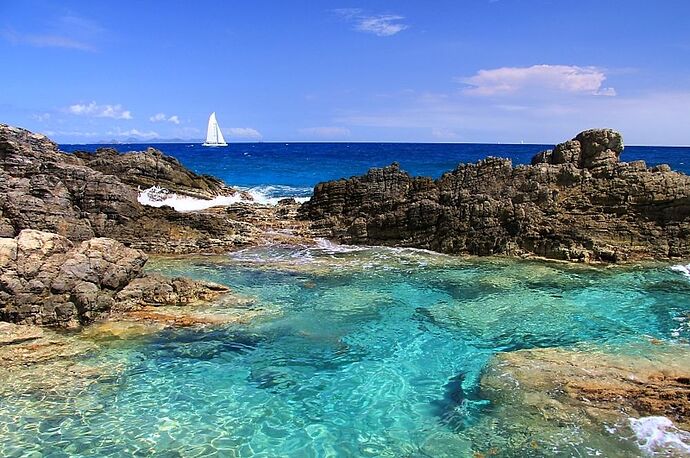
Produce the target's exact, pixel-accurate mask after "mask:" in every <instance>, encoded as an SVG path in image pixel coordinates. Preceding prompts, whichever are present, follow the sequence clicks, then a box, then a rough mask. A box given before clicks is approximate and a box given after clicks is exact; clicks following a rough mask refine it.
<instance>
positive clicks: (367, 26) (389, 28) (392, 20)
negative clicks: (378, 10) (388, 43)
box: [333, 8, 408, 37]
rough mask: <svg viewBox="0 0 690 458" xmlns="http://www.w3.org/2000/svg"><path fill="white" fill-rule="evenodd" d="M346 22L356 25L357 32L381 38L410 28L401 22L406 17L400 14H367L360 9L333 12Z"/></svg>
mask: <svg viewBox="0 0 690 458" xmlns="http://www.w3.org/2000/svg"><path fill="white" fill-rule="evenodd" d="M333 11H334V12H335V13H336V14H338V15H339V16H341V17H343V18H344V19H345V20H347V21H349V22H352V23H353V24H354V28H355V30H359V31H360V32H366V33H373V34H374V35H376V36H379V37H389V36H391V35H395V34H397V33H399V32H402V31H403V30H405V29H407V28H408V26H407V25H406V24H404V23H402V22H401V21H402V20H403V19H405V16H400V15H398V14H373V15H372V14H366V13H365V12H364V11H363V10H362V9H360V8H339V9H335V10H333Z"/></svg>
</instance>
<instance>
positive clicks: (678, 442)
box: [630, 417, 690, 454]
mask: <svg viewBox="0 0 690 458" xmlns="http://www.w3.org/2000/svg"><path fill="white" fill-rule="evenodd" d="M630 428H632V430H633V432H634V433H635V436H637V445H638V446H639V447H640V449H642V450H643V451H644V452H646V453H649V454H655V453H657V452H664V451H666V452H670V451H673V452H681V453H690V433H688V432H687V431H683V430H682V429H678V428H677V427H676V426H675V425H674V424H673V422H672V421H671V420H669V419H668V418H666V417H641V418H631V419H630Z"/></svg>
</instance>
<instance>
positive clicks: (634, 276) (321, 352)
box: [0, 245, 690, 457]
mask: <svg viewBox="0 0 690 458" xmlns="http://www.w3.org/2000/svg"><path fill="white" fill-rule="evenodd" d="M149 269H150V270H154V271H159V272H162V273H166V274H174V275H177V274H184V275H188V276H192V277H194V278H198V279H205V280H211V281H216V282H220V283H223V284H226V285H228V286H230V287H232V288H233V291H234V292H235V293H236V294H239V295H241V296H243V297H246V298H250V300H249V301H248V302H244V303H242V305H234V306H233V307H237V308H241V309H242V310H245V311H248V312H252V313H255V316H254V318H253V319H251V320H249V321H248V322H244V323H236V324H226V325H217V326H205V327H192V328H180V329H165V330H162V331H159V332H155V333H153V334H150V335H143V336H139V337H133V338H130V339H126V340H120V339H96V340H95V342H96V346H95V348H94V349H93V350H91V351H90V352H88V353H86V355H82V356H78V357H75V358H74V360H73V363H74V364H75V365H78V367H81V368H82V369H83V367H89V368H92V369H94V370H95V372H96V373H97V375H94V376H93V377H92V378H91V379H90V380H89V383H84V384H80V383H77V382H75V381H74V380H73V377H72V376H73V375H74V374H73V372H74V367H77V366H70V365H69V364H67V365H66V366H65V367H62V366H60V367H61V368H59V369H55V370H53V374H52V375H53V376H55V375H56V373H57V375H58V376H57V379H56V380H57V381H56V382H54V385H51V388H50V389H46V388H45V387H43V388H41V389H39V388H32V382H33V381H35V378H34V377H32V376H29V375H24V376H22V377H24V378H23V379H21V380H20V381H19V382H17V380H14V379H13V381H12V382H7V383H6V387H5V388H7V387H11V388H12V389H11V390H9V389H4V390H2V391H0V393H1V397H0V435H1V436H2V443H1V444H0V454H1V455H2V456H31V455H30V454H31V452H35V453H36V454H35V455H34V456H55V457H57V456H104V455H112V456H132V455H136V456H145V455H150V454H153V453H155V454H158V455H160V456H171V457H172V456H208V455H214V454H215V455H217V456H266V457H274V456H290V457H293V456H297V457H301V456H304V457H311V456H314V457H321V456H391V457H401V456H409V457H417V456H434V457H435V456H455V457H462V456H470V457H471V456H485V455H486V456H491V453H493V452H491V453H489V454H487V452H486V450H487V447H491V446H492V444H500V450H499V449H497V450H496V451H495V452H496V453H495V454H496V455H497V456H526V455H525V453H526V452H525V449H524V448H523V447H524V444H517V443H516V442H515V441H514V440H513V439H514V438H512V437H507V436H508V435H509V434H513V433H511V432H507V431H504V430H501V429H500V428H488V429H487V426H486V425H487V421H486V420H487V419H489V420H491V419H492V415H495V413H494V411H493V410H492V406H491V404H490V402H489V401H488V400H486V399H483V397H482V393H481V390H480V389H479V380H480V377H481V374H482V370H483V369H484V368H485V367H486V365H487V363H488V362H489V360H490V358H491V356H492V355H494V354H496V353H497V352H505V351H516V350H520V349H526V348H548V347H563V348H605V349H608V350H610V351H616V352H621V353H625V352H640V351H646V350H645V349H647V348H648V347H650V346H651V344H650V343H649V342H650V341H662V342H665V343H667V344H668V345H671V346H679V347H687V344H686V343H685V342H687V340H688V339H689V338H690V328H689V327H688V322H687V318H688V312H689V311H690V304H689V303H688V298H689V297H690V281H688V279H687V278H685V277H684V276H683V275H681V274H680V273H678V272H674V271H671V270H670V269H669V268H668V266H660V265H653V266H646V267H636V268H614V269H604V268H600V269H593V268H587V267H576V266H566V265H560V264H555V263H548V264H547V263H539V262H527V261H512V260H503V259H492V260H486V259H460V258H454V257H449V256H443V255H438V254H433V253H427V252H423V251H416V250H406V249H384V248H371V249H356V250H348V249H343V248H340V247H333V246H330V245H324V246H322V247H321V248H315V249H305V248H295V247H270V248H253V249H249V250H245V251H242V252H238V253H235V254H232V255H228V256H224V257H195V258H184V259H165V260H155V261H153V262H151V263H150V267H149ZM222 308H223V304H222V303H220V304H216V305H215V306H211V307H210V308H208V309H206V312H207V313H214V312H215V311H218V310H221V309H222ZM641 349H642V350H641ZM59 371H65V374H64V376H63V374H59ZM15 376H16V374H15ZM79 380H81V379H79ZM51 383H52V382H51ZM496 421H497V422H498V419H496ZM496 424H498V423H496ZM596 433H597V434H599V433H601V434H603V439H601V440H598V442H597V443H596V445H593V444H592V443H589V444H587V443H585V444H581V443H580V444H578V443H576V442H577V441H574V442H572V443H571V442H559V443H554V444H550V443H548V440H547V439H543V438H539V442H538V444H537V445H538V446H535V448H534V450H532V451H531V452H530V453H529V455H530V456H577V455H581V456H586V455H592V456H593V455H596V453H595V452H601V453H603V455H600V456H635V455H636V454H640V453H641V452H640V450H639V448H637V446H636V445H635V443H634V441H633V440H631V439H621V437H619V435H616V434H613V433H612V434H610V436H611V437H610V442H607V440H608V439H607V436H606V433H602V432H601V431H597V432H596ZM588 434H590V433H588V432H583V433H582V435H583V437H584V438H587V437H589V436H588ZM510 444H513V445H510ZM606 447H610V448H609V449H608V450H606ZM479 452H481V453H482V455H475V454H476V453H479ZM39 453H40V454H39ZM618 453H619V454H620V455H617V454H618ZM631 454H632V455H631Z"/></svg>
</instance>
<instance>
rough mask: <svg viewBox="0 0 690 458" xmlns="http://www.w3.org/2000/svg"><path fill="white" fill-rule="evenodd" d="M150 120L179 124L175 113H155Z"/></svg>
mask: <svg viewBox="0 0 690 458" xmlns="http://www.w3.org/2000/svg"><path fill="white" fill-rule="evenodd" d="M149 121H151V122H163V121H168V122H171V123H173V124H180V118H179V116H177V115H172V116H167V115H166V114H165V113H156V114H155V115H153V116H151V117H150V118H149Z"/></svg>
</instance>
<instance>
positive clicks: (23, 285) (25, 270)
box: [0, 229, 147, 326]
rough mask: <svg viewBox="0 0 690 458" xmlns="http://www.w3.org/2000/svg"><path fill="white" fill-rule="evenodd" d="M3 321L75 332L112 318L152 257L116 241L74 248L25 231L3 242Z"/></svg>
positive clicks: (46, 235)
mask: <svg viewBox="0 0 690 458" xmlns="http://www.w3.org/2000/svg"><path fill="white" fill-rule="evenodd" d="M0 247H4V251H5V252H10V253H11V254H12V253H15V254H14V255H10V256H6V257H4V258H3V259H4V261H3V263H2V264H0V321H9V322H13V323H21V324H40V325H50V326H75V325H78V324H85V323H89V322H91V321H93V320H95V319H98V318H101V317H104V316H106V315H107V314H108V312H109V311H110V309H111V308H112V306H113V304H114V302H115V301H114V296H115V295H116V294H117V292H119V291H120V290H121V289H122V288H124V287H125V286H126V285H127V284H129V282H130V281H131V280H133V279H134V278H136V277H138V276H139V275H140V274H141V270H142V268H143V266H144V263H145V262H146V260H147V256H146V254H144V253H143V252H142V251H139V250H134V249H131V248H127V247H125V246H124V245H123V244H121V243H120V242H117V241H115V240H111V239H93V240H89V241H85V242H82V243H80V244H76V245H75V244H73V243H72V242H71V241H69V240H68V239H67V238H65V237H63V236H61V235H57V234H52V233H49V232H42V231H36V230H31V229H25V230H23V231H21V232H20V233H19V235H18V236H17V237H16V238H14V239H0Z"/></svg>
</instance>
